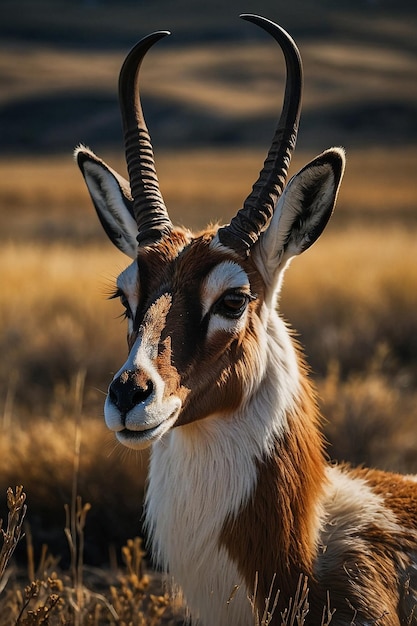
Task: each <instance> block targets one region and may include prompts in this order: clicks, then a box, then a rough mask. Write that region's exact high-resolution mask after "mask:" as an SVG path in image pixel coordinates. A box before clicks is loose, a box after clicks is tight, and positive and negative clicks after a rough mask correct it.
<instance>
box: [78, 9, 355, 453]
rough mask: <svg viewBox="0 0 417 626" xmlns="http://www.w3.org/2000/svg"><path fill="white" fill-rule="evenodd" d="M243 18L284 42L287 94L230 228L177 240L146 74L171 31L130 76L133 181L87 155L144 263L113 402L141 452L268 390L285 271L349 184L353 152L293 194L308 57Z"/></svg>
mask: <svg viewBox="0 0 417 626" xmlns="http://www.w3.org/2000/svg"><path fill="white" fill-rule="evenodd" d="M242 17H244V18H245V19H247V20H248V21H251V22H254V23H255V24H257V25H259V26H261V27H262V28H263V29H264V30H266V31H267V32H268V33H270V34H271V35H272V36H273V38H274V39H275V40H276V41H277V42H278V44H279V45H280V47H281V49H282V51H283V53H284V57H285V62H286V67H287V84H286V89H285V98H284V105H283V109H282V113H281V116H280V119H279V122H278V126H277V129H276V132H275V135H274V137H273V141H272V145H271V148H270V151H269V153H268V157H267V159H266V161H265V164H264V167H263V169H262V171H261V173H260V175H259V178H258V180H257V182H256V183H255V185H254V186H253V189H252V192H251V193H250V195H249V196H248V197H247V199H246V200H245V202H244V204H243V207H242V208H241V209H240V210H239V211H238V212H237V214H236V216H235V217H234V218H233V219H232V221H231V223H230V224H228V225H227V226H223V227H221V228H220V229H219V230H218V231H217V232H216V231H215V230H213V229H209V230H207V231H206V232H205V233H203V234H202V235H200V236H197V237H194V236H193V235H192V234H191V233H190V232H188V231H185V230H181V229H176V228H174V226H173V224H172V223H171V220H170V218H169V216H168V212H167V209H166V207H165V204H164V201H163V198H162V195H161V192H160V190H159V183H158V179H157V175H156V170H155V164H154V158H153V150H152V144H151V141H150V137H149V134H148V130H147V128H146V124H145V121H144V118H143V113H142V107H141V103H140V96H139V87H138V75H139V68H140V66H141V63H142V60H143V57H144V55H145V54H146V52H147V51H148V50H149V48H150V47H151V46H152V45H153V44H154V43H155V42H156V41H158V40H159V39H161V38H162V37H164V36H165V35H166V34H168V33H166V32H162V31H161V32H157V33H154V34H152V35H149V36H148V37H145V38H144V39H143V40H141V41H140V42H139V43H138V44H137V45H136V46H135V47H134V48H133V50H132V51H131V52H130V53H129V55H128V56H127V58H126V60H125V62H124V64H123V67H122V69H121V72H120V78H119V98H120V107H121V113H122V119H123V127H124V134H125V149H126V160H127V166H128V171H129V182H128V181H126V180H125V179H124V178H123V177H121V176H120V175H119V174H117V172H115V171H114V170H112V169H111V168H110V167H109V166H108V165H106V164H105V163H104V162H103V161H102V160H101V159H99V158H98V157H97V156H96V155H95V154H94V153H93V152H91V150H89V149H88V148H84V147H82V146H81V147H79V148H78V149H77V150H76V158H77V161H78V164H79V166H80V168H81V171H82V173H83V175H84V178H85V180H86V183H87V186H88V189H89V192H90V195H91V198H92V200H93V203H94V206H95V208H96V211H97V213H98V216H99V218H100V221H101V223H102V225H103V227H104V229H105V231H106V233H107V234H108V236H109V238H110V239H111V241H112V242H113V243H114V244H115V245H116V246H117V247H118V248H119V249H120V250H121V251H122V252H124V253H126V254H127V255H128V256H130V257H131V258H132V259H133V263H132V264H131V265H130V266H129V267H128V268H127V269H126V270H125V271H124V272H122V274H121V275H120V276H119V278H118V281H117V291H116V293H115V296H118V297H120V299H121V302H122V304H123V306H124V307H125V313H126V317H127V320H128V327H129V329H128V346H129V356H128V359H127V361H126V363H125V364H124V365H123V367H122V368H121V369H120V370H119V371H118V372H117V374H116V375H115V376H114V378H113V381H112V383H111V384H110V387H109V393H108V396H107V399H106V403H105V418H106V422H107V425H108V427H109V428H110V429H111V430H113V431H115V433H116V436H117V438H118V439H119V441H121V442H122V443H123V444H125V445H126V446H129V447H132V448H141V447H144V446H146V445H148V444H149V443H151V442H153V441H155V440H157V439H158V438H160V437H161V436H162V435H163V434H164V433H165V432H167V431H168V430H169V429H170V428H172V427H173V426H184V425H186V424H189V423H190V422H193V421H195V420H200V419H203V418H206V417H208V416H210V415H213V414H216V415H219V414H220V415H222V416H223V415H224V416H225V417H227V416H228V415H230V414H231V413H233V412H235V411H236V410H237V409H238V408H239V407H240V406H241V405H242V404H243V403H245V401H246V400H247V399H248V398H249V397H250V395H251V394H253V393H254V392H255V391H256V389H257V387H258V386H259V384H260V381H261V380H262V377H263V375H264V372H265V369H266V367H267V357H266V350H265V346H266V344H267V343H268V323H269V319H270V315H275V297H274V296H275V294H276V291H277V289H278V287H279V284H280V276H281V274H282V270H283V269H284V267H285V266H286V264H287V262H288V260H289V259H290V258H292V257H293V256H295V255H297V254H299V253H301V252H303V251H304V250H306V249H307V248H308V247H309V246H310V245H311V244H312V243H313V242H314V241H315V240H316V239H317V238H318V237H319V235H320V234H321V232H322V231H323V229H324V227H325V225H326V223H327V221H328V219H329V217H330V215H331V213H332V211H333V207H334V204H335V201H336V196H337V191H338V188H339V184H340V180H341V177H342V174H343V169H344V154H343V151H342V150H340V149H331V150H327V151H326V152H324V153H322V154H321V155H319V156H318V157H316V159H314V160H313V161H311V162H310V163H309V164H308V165H306V166H305V167H304V168H303V169H302V170H301V171H300V172H299V173H298V174H297V175H296V176H294V177H293V178H292V179H291V180H290V182H289V183H288V185H287V186H285V182H286V176H287V170H288V165H289V161H290V157H291V153H292V150H293V148H294V145H295V140H296V135H297V128H298V121H299V114H300V101H301V86H302V69H301V60H300V56H299V52H298V49H297V47H296V45H295V43H294V42H293V40H292V39H291V38H290V36H289V35H288V34H287V33H286V32H285V31H284V30H282V29H281V28H280V27H279V26H277V25H276V24H273V23H272V22H270V21H268V20H266V19H265V18H261V17H258V16H253V15H245V16H242Z"/></svg>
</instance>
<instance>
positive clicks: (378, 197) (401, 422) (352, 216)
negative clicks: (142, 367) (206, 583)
mask: <svg viewBox="0 0 417 626" xmlns="http://www.w3.org/2000/svg"><path fill="white" fill-rule="evenodd" d="M304 156H305V155H304ZM397 156H398V159H399V160H400V159H401V158H402V159H403V161H402V165H403V167H404V168H405V170H407V167H411V166H410V165H409V163H410V161H409V159H407V155H406V154H401V153H400V152H398V154H397ZM161 157H162V158H161V159H160V161H161V163H160V164H161V166H162V170H163V174H162V173H161V179H162V180H163V181H164V186H165V188H166V189H165V195H166V197H167V198H168V201H169V205H171V204H173V205H174V206H175V205H176V206H177V207H178V206H179V207H180V210H179V211H178V210H177V211H175V210H174V211H173V214H174V219H177V220H178V219H179V220H181V216H180V214H181V213H182V214H183V215H184V221H185V222H187V223H190V222H191V223H192V224H193V225H195V226H196V227H200V226H202V225H203V224H204V222H205V221H206V219H207V217H209V218H210V217H214V216H215V215H216V210H217V214H218V215H219V214H220V212H221V210H222V208H223V207H225V206H229V207H230V206H231V205H232V206H233V207H236V206H237V204H238V202H239V200H238V198H237V196H238V195H239V194H240V198H241V197H242V196H243V195H244V193H245V191H244V190H243V189H242V184H241V180H240V178H241V177H242V178H244V179H245V180H248V179H249V180H251V178H250V177H251V176H252V177H253V174H252V172H249V170H252V169H253V155H249V154H243V155H241V157H240V159H239V158H238V157H237V155H236V153H234V154H233V158H231V157H230V153H226V154H223V155H222V154H221V155H220V157H218V159H217V160H214V161H213V160H212V159H213V154H210V153H202V154H198V153H196V152H193V153H192V154H189V155H187V154H186V153H184V154H180V155H179V157H178V158H177V161H176V163H175V164H173V163H172V158H171V155H170V154H167V155H161ZM302 158H303V155H298V157H297V162H296V164H295V166H294V167H296V166H297V165H298V161H301V160H302ZM359 158H360V154H359V153H358V154H353V158H352V159H351V161H353V163H352V166H351V173H350V174H348V179H347V182H348V185H345V187H347V189H345V191H344V192H343V193H342V195H341V199H340V207H339V208H338V209H339V210H338V213H339V215H338V214H336V216H335V219H334V222H333V224H332V225H331V226H329V229H328V231H327V232H326V233H325V235H324V236H323V237H322V239H321V240H320V242H319V243H318V244H317V245H316V246H314V247H313V248H312V249H311V250H310V251H309V252H308V253H306V254H305V255H304V257H303V258H301V259H297V260H295V261H294V263H293V264H292V266H291V268H290V270H289V271H288V274H287V277H286V280H285V284H284V291H283V296H282V302H281V303H280V305H281V309H282V311H283V314H284V316H285V317H286V318H287V319H288V320H289V321H290V322H291V325H292V326H293V327H294V328H295V329H296V330H297V332H298V333H299V334H300V339H301V343H302V344H303V345H304V346H305V348H306V352H307V358H308V361H309V363H310V364H311V365H312V368H313V376H314V377H315V380H316V384H317V387H318V391H319V398H320V405H321V409H322V412H323V414H324V416H325V418H326V422H325V432H326V436H327V438H328V439H329V442H330V445H329V455H330V456H331V457H332V458H335V459H338V460H342V459H343V460H348V461H352V462H355V463H367V464H370V465H373V466H377V467H383V468H386V469H393V470H401V471H417V434H416V429H415V423H416V418H417V413H416V407H417V389H416V387H417V367H416V365H417V364H416V354H417V344H416V338H417V318H416V315H415V304H416V296H415V294H416V293H417V266H416V264H415V259H416V258H417V243H416V241H417V239H416V223H415V219H414V215H413V211H412V208H413V188H412V185H413V184H414V181H413V180H412V177H411V176H409V178H408V179H407V181H406V180H405V179H404V186H403V190H402V194H401V196H400V195H398V192H397V191H396V190H393V189H392V186H391V184H390V182H389V181H387V180H386V178H385V177H384V176H383V169H384V166H385V167H386V166H387V161H386V160H385V161H384V159H383V156H382V155H381V154H374V155H373V157H372V158H369V160H368V161H367V162H368V164H369V167H370V168H371V169H372V168H373V173H374V178H375V180H376V181H377V192H372V191H371V192H370V193H369V194H368V193H367V189H366V185H365V184H364V182H363V180H362V179H361V178H360V177H359V175H358V172H359V165H358V164H359ZM110 160H111V161H112V163H115V161H116V165H117V163H118V160H117V159H114V157H113V159H112V157H111V155H110ZM178 164H179V165H180V167H179V170H178V169H177V167H174V165H175V166H178ZM46 165H47V162H46V160H40V161H38V162H36V161H35V162H31V163H30V164H29V165H28V164H27V163H23V164H20V168H21V171H22V170H23V169H24V168H25V169H26V174H27V176H26V177H25V178H24V179H23V178H22V177H21V178H20V181H22V180H25V184H22V182H21V183H20V185H16V179H15V180H13V175H16V167H15V166H16V163H13V167H12V166H10V165H9V169H8V166H7V164H4V171H5V173H6V175H5V177H4V179H3V183H2V185H0V195H1V193H3V198H6V197H9V195H10V194H13V190H15V194H16V195H15V198H14V204H13V201H12V206H13V207H14V208H15V210H13V211H12V215H11V218H13V219H12V220H10V219H9V218H7V219H6V218H5V216H4V215H3V220H4V221H5V228H4V229H3V233H2V235H3V236H2V240H3V241H2V246H1V249H0V267H2V289H1V293H0V324H1V328H2V329H3V330H2V334H1V337H0V349H1V353H2V357H3V358H2V360H1V363H0V394H1V395H0V397H1V398H2V405H0V410H1V409H2V414H0V418H1V420H2V423H1V427H2V437H1V440H0V470H1V471H0V476H1V480H0V492H1V493H3V494H5V492H6V488H7V486H9V485H17V484H22V483H23V484H24V485H25V489H26V491H27V494H28V498H27V500H28V505H29V510H28V513H27V520H28V522H29V524H30V527H31V536H32V537H33V543H34V550H35V557H34V559H35V562H37V561H36V560H37V559H40V560H41V561H42V558H43V557H42V550H41V547H40V546H41V544H43V543H44V544H48V545H49V548H50V550H51V552H52V553H54V554H58V555H60V567H61V570H63V571H64V572H66V571H67V567H69V565H70V551H69V549H68V546H67V542H66V539H65V534H64V531H63V527H64V525H65V514H64V510H63V505H64V504H65V503H66V502H70V501H71V497H72V493H71V492H72V488H73V475H74V449H75V448H74V445H75V443H74V442H75V422H76V421H77V419H81V420H82V421H81V424H82V426H81V432H82V440H81V453H80V456H79V467H78V470H77V491H78V492H79V493H80V494H81V495H82V498H83V500H84V501H88V502H89V503H91V505H92V508H91V511H90V512H89V513H88V515H87V516H86V523H85V529H83V533H84V534H85V541H84V550H83V552H84V558H85V561H86V562H87V563H90V564H93V565H94V564H100V565H103V563H104V564H105V563H109V562H112V563H113V567H114V568H116V561H117V557H115V555H119V554H120V549H121V547H122V544H123V543H124V542H125V541H126V540H127V539H128V538H129V537H132V536H135V534H136V532H137V530H138V529H139V527H140V523H139V522H140V515H141V493H142V491H143V487H144V481H145V475H146V455H144V456H143V457H140V456H138V455H135V454H130V453H128V452H127V451H124V452H122V451H121V450H120V449H119V448H118V447H117V446H116V444H115V442H114V440H113V438H112V436H111V435H110V434H109V433H107V432H106V429H105V426H104V423H103V421H102V419H101V414H102V404H103V399H104V392H105V389H106V386H107V383H108V381H109V379H110V378H111V372H112V371H114V370H115V369H116V368H117V367H119V365H120V363H121V362H122V361H123V359H124V356H125V341H124V334H125V330H124V326H123V323H122V322H121V321H120V320H117V316H118V315H119V313H120V310H119V307H118V303H117V302H114V301H108V300H107V299H106V293H107V292H108V291H109V289H110V286H111V284H112V283H113V281H114V278H115V277H116V275H117V273H118V271H119V270H120V269H122V268H123V267H124V266H125V264H126V260H125V258H124V257H123V255H121V254H120V253H119V252H118V251H117V250H115V249H114V248H113V247H112V246H111V244H110V243H108V242H107V240H105V238H104V237H103V236H102V235H101V233H100V229H99V225H98V224H97V223H96V217H95V215H94V212H93V210H92V208H91V207H90V206H87V205H88V204H89V199H88V198H86V197H85V195H86V194H85V191H84V189H83V186H82V181H81V180H80V179H79V177H78V178H77V172H76V171H75V172H74V171H72V169H71V168H74V166H73V165H72V164H71V162H70V159H67V162H66V163H65V162H64V161H61V160H58V161H56V160H55V162H52V163H50V166H51V168H52V171H53V172H54V176H53V180H54V182H55V184H54V185H53V186H51V185H49V186H48V182H47V181H48V180H49V178H48V177H45V174H44V171H45V167H46ZM191 167H192V168H193V172H194V177H193V178H192V181H191V183H190V184H188V185H185V184H184V182H185V178H186V176H187V172H189V171H190V168H191ZM226 168H229V170H230V172H231V174H230V176H229V175H228V176H227V177H223V178H222V177H221V172H222V171H224V169H226ZM17 169H19V168H17ZM74 170H75V168H74ZM13 172H15V174H13ZM178 172H179V176H178ZM207 172H208V173H207ZM408 174H411V172H410V171H408ZM175 175H176V176H177V179H176V182H175V179H174V176H175ZM78 176H79V175H78ZM215 180H217V183H216V194H215V196H216V197H215V198H214V197H213V196H214V194H213V193H212V192H211V190H212V189H213V185H214V181H215ZM219 180H220V181H223V180H224V181H225V182H224V184H223V183H221V184H219ZM354 189H356V190H358V189H359V192H358V193H357V194H355V192H354ZM202 191H203V193H202ZM32 193H33V195H32ZM47 193H49V194H50V195H49V196H48V195H47ZM390 194H391V195H390ZM356 195H358V197H359V198H360V199H359V200H358V203H357V204H356V205H354V203H353V199H354V198H355V196H356ZM45 198H46V199H45ZM198 201H200V211H199V213H198V214H195V212H193V207H194V206H195V205H196V203H197V202H198ZM41 202H44V205H43V207H42V209H41V207H40V204H41ZM390 203H392V205H391V206H395V207H396V210H398V213H396V214H395V215H393V214H392V209H390V207H389V204H390ZM365 205H367V207H368V211H367V213H366V216H363V215H361V210H360V209H361V207H362V206H365ZM71 206H72V207H73V209H71ZM45 214H46V215H47V220H46V222H43V220H44V219H45ZM28 217H29V218H30V219H29V220H28V219H27V218H28ZM223 217H224V219H227V216H226V217H225V216H223ZM400 217H401V219H400ZM404 219H405V221H404ZM39 222H40V223H41V226H40V230H39V231H38V232H36V229H35V232H36V235H35V236H33V232H34V231H33V225H34V224H38V225H39ZM73 222H75V223H76V224H77V226H76V229H75V230H71V224H72V223H73ZM45 224H46V225H45ZM84 228H86V229H87V230H88V231H89V232H90V236H89V237H87V238H84V239H82V238H81V239H80V238H78V236H77V233H78V230H80V231H81V230H82V229H84ZM25 229H26V230H25ZM80 379H82V380H83V381H84V385H83V393H82V408H81V409H80V407H78V408H77V392H76V387H77V380H80ZM77 412H78V413H80V416H81V417H77ZM18 555H19V558H20V559H21V560H22V559H23V560H25V559H26V557H25V556H24V549H23V545H21V546H20V550H19V548H18ZM119 562H120V560H119ZM34 568H35V569H36V567H35V566H32V570H33V569H34ZM54 569H55V570H56V569H57V562H56V560H52V565H51V567H49V569H48V568H46V569H45V572H43V573H42V575H41V574H39V576H40V577H41V579H42V580H43V582H42V584H41V583H39V584H41V588H40V589H39V590H38V592H37V593H38V600H37V602H38V604H36V602H35V601H34V600H33V599H30V598H31V596H30V594H31V593H32V591H33V590H32V591H28V593H29V600H30V602H29V604H28V610H29V609H30V607H31V606H33V607H36V606H38V607H42V606H44V607H45V606H46V604H45V603H47V602H50V597H51V595H53V590H54V588H55V587H56V585H58V583H55V582H48V580H49V579H50V578H51V575H52V573H53V571H54ZM85 571H86V573H87V574H88V571H89V569H88V567H87V568H86V570H85ZM112 571H113V573H111V571H110V570H108V575H107V578H106V580H105V581H103V580H100V581H99V582H97V580H95V579H94V577H91V576H90V578H88V575H87V579H88V584H90V586H91V585H92V586H93V588H94V585H99V586H100V588H102V587H103V586H106V585H107V584H108V583H109V581H114V580H115V581H116V585H121V587H120V586H119V587H117V591H114V592H110V591H108V592H106V594H107V595H106V597H107V601H109V602H113V604H112V606H113V607H114V606H115V603H116V600H117V598H118V601H119V605H118V606H119V610H121V608H120V607H121V605H120V602H122V600H123V598H124V597H125V594H126V593H127V594H128V595H129V594H130V595H132V594H133V595H134V596H135V597H136V604H131V605H130V606H133V605H134V606H135V607H136V608H135V611H136V615H140V614H141V610H142V609H141V607H142V608H143V607H147V608H146V615H147V617H143V620H145V621H143V622H140V621H138V622H137V623H138V624H141V623H143V624H151V623H155V624H158V623H164V622H163V621H161V620H162V619H163V618H162V614H164V613H165V616H166V619H167V620H168V619H169V620H171V621H169V622H167V623H173V621H172V619H173V618H172V619H171V617H169V616H170V615H172V613H171V611H172V610H173V609H172V606H171V605H169V603H168V604H167V603H166V602H167V601H166V599H165V600H164V599H163V598H162V599H161V600H158V601H156V600H155V604H152V601H150V600H149V593H150V591H149V587H148V586H147V585H148V583H146V584H144V583H143V580H142V579H139V580H141V581H142V582H138V583H137V585H138V586H137V587H135V590H133V591H132V589H130V591H126V589H125V587H126V585H127V586H128V587H129V585H132V584H133V583H132V581H131V579H129V580H130V582H129V583H126V579H123V580H124V582H120V574H119V578H117V575H116V574H115V573H114V572H115V569H114V570H112ZM28 576H29V578H30V574H29V575H28ZM65 576H67V574H59V575H58V578H59V580H61V578H63V579H64V582H62V581H61V583H62V585H63V587H62V589H66V590H67V591H65V593H66V594H67V596H68V593H69V591H68V589H69V588H70V587H71V584H72V583H71V581H70V580H69V581H68V580H67V579H65ZM125 576H126V575H125ZM48 577H49V578H48ZM112 577H113V578H112ZM12 578H13V577H12ZM52 580H55V579H53V578H52ZM135 580H136V579H135ZM146 580H147V579H146ZM152 580H153V579H152ZM19 584H20V583H18V582H15V583H14V582H13V581H11V582H10V584H9V588H10V590H11V591H10V593H11V594H12V595H11V596H7V597H8V598H9V600H10V598H14V600H13V602H15V605H16V606H17V607H20V608H22V606H23V605H24V602H25V600H24V599H23V596H22V600H21V601H20V604H19V602H18V600H16V598H17V596H16V595H13V593H14V592H12V590H13V589H16V588H17V589H19ZM109 584H110V583H109ZM135 584H136V583H135ZM155 584H156V583H155V582H153V583H152V587H151V589H154V587H155ZM16 585H17V587H16ZM42 585H43V586H42ZM51 585H52V588H51ZM123 585H124V587H123ZM156 591H157V593H162V591H161V587H159V591H158V587H156ZM62 593H63V595H65V594H64V592H62ZM111 593H113V596H112V595H111ZM114 594H115V595H114ZM135 594H136V595H135ZM67 596H66V597H67ZM112 597H113V599H111V598H112ZM158 597H159V596H158ZM26 600H27V598H26ZM90 600H91V598H90ZM10 602H11V600H10ZM16 602H17V604H16ZM42 602H43V603H44V604H42ZM91 602H92V603H91V604H88V603H86V604H85V605H83V607H84V609H85V611H86V612H87V613H88V612H90V614H91V611H92V610H93V609H92V608H91V607H95V608H94V610H95V611H96V613H97V615H100V617H97V619H96V622H95V623H101V622H102V623H113V622H111V619H113V618H112V617H111V616H110V617H109V613H108V611H107V609H106V610H104V609H103V607H102V605H100V602H99V601H97V599H96V598H95V599H94V598H93V600H92V601H91ZM149 602H150V605H149ZM164 602H165V605H164ZM31 603H32V604H31ZM141 603H142V604H141ZM158 603H159V604H158ZM161 603H162V604H161ZM98 605H100V606H101V608H97V606H98ZM48 606H49V605H48ZM66 606H67V605H66ZM150 606H152V607H153V608H152V609H151V608H149V607H150ZM158 607H159V608H158ZM164 607H165V608H164ZM15 608H16V607H15ZM84 609H83V610H84ZM48 610H49V609H48ZM54 610H55V609H54ZM56 610H57V609H56ZM62 610H64V609H62ZM65 610H66V609H65ZM126 610H127V609H126ZM51 611H52V609H51ZM103 611H104V613H103ZM150 611H155V612H156V613H155V615H156V616H158V617H155V618H151V617H149V616H150ZM158 611H159V613H158ZM87 613H86V614H87ZM142 613H143V612H142ZM51 614H52V613H51ZM57 615H58V613H57ZM129 615H130V614H129ZM178 615H181V613H180V612H179V613H178ZM57 619H58V617H57ZM80 619H81V618H80ZM83 619H84V618H83ZM137 619H138V620H139V617H138V618H137ZM141 619H142V618H141ZM151 619H154V621H153V622H152V621H149V620H151ZM178 619H181V618H180V617H179V618H178ZM100 620H101V622H100ZM106 620H107V621H106ZM146 620H148V621H146ZM22 623H26V622H22ZM28 623H29V622H28ZM33 623H37V622H33ZM39 623H40V622H39ZM51 623H53V622H51ZM56 623H58V622H56ZM79 623H87V622H85V621H84V622H82V621H81V622H79ZM116 623H123V622H122V621H120V622H116Z"/></svg>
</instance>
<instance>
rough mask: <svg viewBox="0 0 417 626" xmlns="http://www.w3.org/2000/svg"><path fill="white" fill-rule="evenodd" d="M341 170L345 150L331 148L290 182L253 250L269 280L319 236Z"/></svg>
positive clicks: (327, 218)
mask: <svg viewBox="0 0 417 626" xmlns="http://www.w3.org/2000/svg"><path fill="white" fill-rule="evenodd" d="M344 168H345V153H344V150H343V149H342V148H331V149H330V150H326V151H325V152H323V153H322V154H320V155H319V156H318V157H316V158H315V159H313V161H311V162H310V163H308V164H307V165H306V166H305V167H303V169H302V170H300V171H299V172H298V174H295V176H293V177H292V178H291V180H290V181H289V183H288V184H287V186H286V188H285V190H284V192H283V194H282V196H281V198H280V199H279V202H278V204H277V207H276V209H275V212H274V215H273V217H272V219H271V222H270V224H269V226H268V228H267V229H266V230H265V231H264V232H263V233H262V235H261V237H260V239H259V242H258V245H257V249H256V255H257V259H258V260H259V262H260V263H261V264H262V266H263V267H262V270H263V271H264V272H266V274H267V275H268V277H269V280H271V278H273V277H274V276H275V275H276V273H277V271H278V270H280V269H281V268H282V267H283V265H284V264H285V263H286V262H287V261H288V260H289V259H290V258H292V257H293V256H296V255H298V254H301V253H302V252H304V250H307V248H309V247H310V246H311V245H312V244H313V243H314V242H315V241H316V240H317V239H318V237H319V236H320V235H321V233H322V232H323V230H324V228H325V226H326V224H327V222H328V221H329V219H330V216H331V214H332V213H333V209H334V206H335V204H336V198H337V193H338V191H339V187H340V182H341V180H342V176H343V172H344ZM260 269H261V268H260Z"/></svg>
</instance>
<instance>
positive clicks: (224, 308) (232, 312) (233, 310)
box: [214, 291, 252, 319]
mask: <svg viewBox="0 0 417 626" xmlns="http://www.w3.org/2000/svg"><path fill="white" fill-rule="evenodd" d="M251 299H252V298H251V296H250V295H249V294H247V293H242V292H239V291H229V292H228V293H225V294H224V295H223V296H222V297H221V298H220V299H219V300H217V302H216V304H215V305H214V312H215V313H217V314H219V315H223V317H228V318H229V319H238V318H239V317H241V315H243V313H244V312H245V309H246V307H247V305H248V302H249V300H251Z"/></svg>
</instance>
